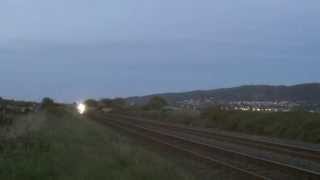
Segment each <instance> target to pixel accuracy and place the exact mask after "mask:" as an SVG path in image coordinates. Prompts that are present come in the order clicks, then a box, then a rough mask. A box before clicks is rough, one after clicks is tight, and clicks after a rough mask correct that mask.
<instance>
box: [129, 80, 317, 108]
mask: <svg viewBox="0 0 320 180" xmlns="http://www.w3.org/2000/svg"><path fill="white" fill-rule="evenodd" d="M154 96H161V97H163V98H165V99H166V100H167V101H168V102H169V103H170V104H175V103H177V102H180V101H184V100H190V99H200V98H201V99H209V98H211V99H214V101H218V102H230V101H289V102H298V103H312V104H320V83H309V84H299V85H293V86H270V85H246V86H240V87H234V88H224V89H214V90H198V91H191V92H182V93H164V94H153V95H148V96H142V97H130V98H127V101H128V102H129V103H134V104H138V105H142V104H145V103H146V102H148V101H149V99H150V98H152V97H154Z"/></svg>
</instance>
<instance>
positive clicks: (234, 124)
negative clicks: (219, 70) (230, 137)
mask: <svg viewBox="0 0 320 180" xmlns="http://www.w3.org/2000/svg"><path fill="white" fill-rule="evenodd" d="M202 118H203V119H206V122H205V124H206V127H212V128H219V129H224V130H230V131H238V132H244V133H249V134H257V135H264V136H273V137H279V138H286V139H295V140H301V141H307V142H313V143H320V114H319V113H309V112H305V111H301V110H300V111H294V112H277V113H261V112H242V111H231V112H230V111H222V110H219V109H217V108H209V109H207V110H205V111H204V112H203V113H202Z"/></svg>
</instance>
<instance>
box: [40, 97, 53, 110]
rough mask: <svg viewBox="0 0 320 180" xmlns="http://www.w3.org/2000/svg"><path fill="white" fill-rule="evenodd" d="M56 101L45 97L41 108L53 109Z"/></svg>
mask: <svg viewBox="0 0 320 180" xmlns="http://www.w3.org/2000/svg"><path fill="white" fill-rule="evenodd" d="M54 104H55V103H54V100H53V99H51V98H49V97H45V98H43V99H42V102H41V107H42V108H47V107H52V106H53V105H54Z"/></svg>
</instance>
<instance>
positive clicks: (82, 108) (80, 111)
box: [77, 103, 86, 114]
mask: <svg viewBox="0 0 320 180" xmlns="http://www.w3.org/2000/svg"><path fill="white" fill-rule="evenodd" d="M77 109H78V112H79V113H80V114H83V113H84V112H85V111H86V105H85V104H83V103H79V104H78V106H77Z"/></svg>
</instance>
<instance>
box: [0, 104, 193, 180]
mask: <svg viewBox="0 0 320 180" xmlns="http://www.w3.org/2000/svg"><path fill="white" fill-rule="evenodd" d="M29 119H33V120H34V121H37V122H44V123H42V125H41V126H36V127H38V128H33V129H32V130H29V129H28V130H27V131H28V132H26V133H19V136H16V137H10V138H2V141H1V142H0V179H6V180H7V179H8V180H15V179H24V180H29V179H30V180H38V179H39V180H45V179H54V180H56V179H61V180H64V179H66V180H72V179H75V180H85V179H90V180H91V179H108V180H113V179H114V180H121V179H125V180H129V179H130V180H135V179H136V180H163V179H166V180H179V179H190V180H192V179H195V177H194V176H193V174H192V173H191V172H188V171H184V170H183V169H182V168H180V167H179V166H176V164H175V163H174V162H173V161H170V160H168V159H167V158H164V157H162V156H161V155H160V154H158V153H154V152H151V151H149V150H148V149H145V148H143V147H140V146H134V145H133V144H132V143H131V142H130V140H129V139H128V138H126V137H123V136H121V135H119V134H118V133H116V132H114V131H113V130H111V129H108V128H105V127H103V126H101V125H99V124H97V123H95V122H93V121H90V120H87V119H85V118H82V117H79V116H78V115H75V114H73V113H71V112H66V111H63V110H55V111H50V112H45V113H41V114H36V115H32V117H29ZM32 122H33V121H32Z"/></svg>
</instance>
